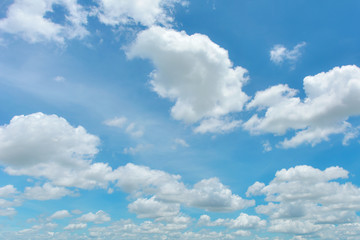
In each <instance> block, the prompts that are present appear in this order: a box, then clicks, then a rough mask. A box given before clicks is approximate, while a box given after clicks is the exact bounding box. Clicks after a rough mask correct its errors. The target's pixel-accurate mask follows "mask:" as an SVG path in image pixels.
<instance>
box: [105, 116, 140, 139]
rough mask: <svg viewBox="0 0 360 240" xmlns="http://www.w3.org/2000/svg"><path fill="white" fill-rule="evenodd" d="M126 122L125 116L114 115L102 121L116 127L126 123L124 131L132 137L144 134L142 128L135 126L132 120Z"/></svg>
mask: <svg viewBox="0 0 360 240" xmlns="http://www.w3.org/2000/svg"><path fill="white" fill-rule="evenodd" d="M127 122H128V120H127V118H126V117H115V118H112V119H108V120H106V121H104V124H105V125H107V126H110V127H118V128H124V127H125V126H126V125H127V126H126V128H125V132H126V133H127V134H129V135H130V136H131V137H134V138H139V137H142V136H143V135H144V130H143V129H141V128H139V127H137V126H136V124H135V123H134V122H130V123H129V124H126V123H127Z"/></svg>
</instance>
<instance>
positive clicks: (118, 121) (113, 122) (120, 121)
mask: <svg viewBox="0 0 360 240" xmlns="http://www.w3.org/2000/svg"><path fill="white" fill-rule="evenodd" d="M126 122H127V118H126V117H115V118H111V119H108V120H105V121H104V124H105V125H107V126H110V127H118V128H123V127H124V126H125V123H126Z"/></svg>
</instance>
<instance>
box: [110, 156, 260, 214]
mask: <svg viewBox="0 0 360 240" xmlns="http://www.w3.org/2000/svg"><path fill="white" fill-rule="evenodd" d="M114 175H115V176H114V178H115V179H117V186H119V187H120V188H122V189H123V190H124V191H126V192H129V193H131V194H132V195H133V196H136V197H140V196H142V195H153V196H155V198H156V200H157V201H165V202H171V203H179V204H184V205H186V206H190V207H197V208H201V209H205V210H208V211H216V212H227V211H235V210H239V209H243V208H246V207H249V206H253V205H254V204H255V203H254V201H253V200H245V199H243V198H241V197H240V196H238V195H235V194H233V193H232V192H231V190H230V189H229V188H228V187H226V186H224V185H223V184H222V183H221V182H220V181H219V179H217V178H210V179H204V180H201V181H200V182H198V183H196V184H195V185H194V187H193V188H187V187H186V186H185V185H184V183H182V182H181V181H180V176H178V175H170V174H168V173H166V172H163V171H159V170H152V169H150V168H148V167H145V166H137V165H134V164H131V163H129V164H127V165H125V166H123V167H119V168H118V169H116V170H115V171H114Z"/></svg>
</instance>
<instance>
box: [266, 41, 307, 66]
mask: <svg viewBox="0 0 360 240" xmlns="http://www.w3.org/2000/svg"><path fill="white" fill-rule="evenodd" d="M305 45H306V43H305V42H302V43H299V44H297V45H296V46H295V47H294V48H293V49H292V50H288V49H287V48H286V47H284V46H283V45H281V44H278V45H275V46H274V47H273V48H272V49H271V51H270V60H271V61H272V62H274V63H276V64H281V63H283V62H284V61H290V62H292V63H294V62H295V61H296V60H297V59H298V58H299V57H300V56H301V49H302V48H303V47H304V46H305Z"/></svg>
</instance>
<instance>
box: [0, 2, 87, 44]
mask: <svg viewBox="0 0 360 240" xmlns="http://www.w3.org/2000/svg"><path fill="white" fill-rule="evenodd" d="M54 5H60V6H62V7H64V8H65V9H66V15H65V23H63V24H60V23H55V22H53V21H52V20H51V19H49V18H47V17H45V16H46V14H47V13H52V12H53V11H54ZM86 24H87V13H86V11H85V10H84V9H83V7H82V6H81V5H79V4H77V1H76V0H36V1H34V0H15V1H14V3H13V4H12V5H10V7H9V9H8V11H7V16H6V18H3V19H0V30H1V31H3V32H7V33H10V34H16V35H20V36H21V37H22V38H24V39H26V40H27V41H29V42H33V43H34V42H41V41H55V42H58V43H63V42H64V40H65V39H72V38H83V37H85V36H86V35H87V34H88V31H87V30H86V29H85V26H84V25H86Z"/></svg>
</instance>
